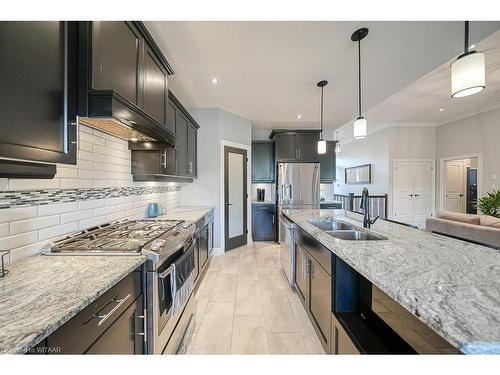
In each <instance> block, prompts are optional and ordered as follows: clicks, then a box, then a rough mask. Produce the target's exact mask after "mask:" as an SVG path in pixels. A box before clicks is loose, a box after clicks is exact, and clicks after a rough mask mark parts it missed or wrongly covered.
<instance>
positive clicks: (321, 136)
mask: <svg viewBox="0 0 500 375" xmlns="http://www.w3.org/2000/svg"><path fill="white" fill-rule="evenodd" d="M323 88H324V87H323V86H321V135H320V138H321V139H323Z"/></svg>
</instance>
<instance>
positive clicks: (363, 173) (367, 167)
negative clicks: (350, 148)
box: [345, 164, 372, 185]
mask: <svg viewBox="0 0 500 375" xmlns="http://www.w3.org/2000/svg"><path fill="white" fill-rule="evenodd" d="M371 182H372V165H371V164H364V165H358V166H356V167H350V168H346V169H345V183H346V184H347V185H358V184H371Z"/></svg>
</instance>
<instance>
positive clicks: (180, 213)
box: [157, 206, 214, 223]
mask: <svg viewBox="0 0 500 375" xmlns="http://www.w3.org/2000/svg"><path fill="white" fill-rule="evenodd" d="M213 209H214V207H213V206H192V207H191V206H182V207H177V208H175V209H173V210H167V213H166V214H165V215H161V216H158V217H157V219H163V220H188V221H192V222H193V223H196V222H197V221H198V220H200V219H201V218H203V217H204V216H205V215H206V214H208V213H209V212H210V211H212V210H213Z"/></svg>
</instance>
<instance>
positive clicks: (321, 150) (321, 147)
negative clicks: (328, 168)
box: [317, 80, 328, 155]
mask: <svg viewBox="0 0 500 375" xmlns="http://www.w3.org/2000/svg"><path fill="white" fill-rule="evenodd" d="M326 85H328V81H325V80H323V81H319V82H318V83H317V86H318V87H321V120H320V121H321V133H319V134H320V135H319V141H318V154H319V155H323V154H326V141H325V140H324V139H323V88H324V87H325V86H326Z"/></svg>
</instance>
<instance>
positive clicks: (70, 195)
mask: <svg viewBox="0 0 500 375" xmlns="http://www.w3.org/2000/svg"><path fill="white" fill-rule="evenodd" d="M176 191H181V187H180V186H130V187H113V188H96V189H56V190H31V191H25V190H23V191H0V209H2V208H13V207H27V206H41V205H44V204H54V203H65V202H76V201H86V200H91V199H104V198H115V197H126V196H130V195H144V194H158V193H169V192H176Z"/></svg>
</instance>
